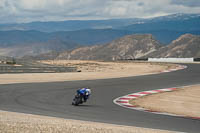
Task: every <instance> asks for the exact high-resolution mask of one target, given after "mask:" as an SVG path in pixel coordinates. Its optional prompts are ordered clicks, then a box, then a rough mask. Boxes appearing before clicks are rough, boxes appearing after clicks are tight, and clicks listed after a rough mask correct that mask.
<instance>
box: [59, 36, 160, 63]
mask: <svg viewBox="0 0 200 133" xmlns="http://www.w3.org/2000/svg"><path fill="white" fill-rule="evenodd" d="M160 47H161V45H160V43H159V42H158V41H156V40H155V39H154V38H153V36H152V35H150V34H145V35H139V34H136V35H127V36H125V37H122V38H119V39H116V40H114V41H112V42H111V43H108V44H104V45H95V46H91V47H80V48H77V49H74V50H72V51H67V52H63V53H61V54H59V56H58V57H57V58H56V59H79V60H117V59H126V58H128V59H134V58H140V57H142V56H145V55H147V54H149V53H151V52H154V51H156V50H157V49H158V48H160Z"/></svg>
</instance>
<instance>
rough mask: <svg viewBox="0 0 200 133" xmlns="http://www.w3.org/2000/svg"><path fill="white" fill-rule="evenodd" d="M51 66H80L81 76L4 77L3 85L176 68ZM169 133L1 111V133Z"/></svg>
mask: <svg viewBox="0 0 200 133" xmlns="http://www.w3.org/2000/svg"><path fill="white" fill-rule="evenodd" d="M43 62H45V63H49V64H54V65H55V64H58V65H63V66H76V67H77V68H78V69H79V70H81V72H77V73H43V74H38V73H37V74H0V84H11V83H29V82H52V81H71V80H87V79H101V78H116V77H129V76H136V75H144V74H152V73H158V72H160V71H163V70H166V69H169V68H175V67H176V65H168V64H163V63H162V64H160V63H156V64H154V63H153V64H152V63H132V62H129V63H124V62H123V63H122V62H96V61H57V62H55V61H43ZM1 132H2V133H4V132H6V133H18V132H21V133H25V132H26V133H38V132H41V133H61V132H67V133H79V132H82V133H169V132H170V131H163V130H154V129H146V128H138V127H129V126H120V125H113V124H104V123H95V122H85V121H76V120H66V119H60V118H53V117H45V116H37V115H31V114H21V113H14V112H5V111H0V133H1Z"/></svg>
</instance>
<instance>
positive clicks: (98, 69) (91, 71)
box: [0, 60, 177, 84]
mask: <svg viewBox="0 0 200 133" xmlns="http://www.w3.org/2000/svg"><path fill="white" fill-rule="evenodd" d="M41 62H42V63H46V64H53V65H60V66H72V67H74V66H75V67H77V68H78V70H79V71H81V72H71V73H42V74H41V73H32V74H30V73H24V74H0V79H1V80H0V84H12V83H33V82H56V81H74V80H94V79H106V78H119V77H130V76H137V75H144V74H145V75H147V74H153V73H159V72H161V71H163V70H167V69H170V68H175V67H176V66H177V65H175V64H166V63H148V62H147V63H135V62H97V61H77V60H75V61H66V60H58V61H41Z"/></svg>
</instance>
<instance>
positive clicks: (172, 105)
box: [131, 85, 200, 117]
mask: <svg viewBox="0 0 200 133" xmlns="http://www.w3.org/2000/svg"><path fill="white" fill-rule="evenodd" d="M148 101H151V102H148ZM131 103H132V104H134V105H138V106H140V107H144V108H147V109H150V110H153V111H160V112H167V113H172V114H177V115H184V116H190V117H200V85H196V86H190V87H185V88H179V89H178V90H177V91H174V92H164V93H160V94H153V95H149V96H145V97H143V98H139V99H136V100H132V101H131Z"/></svg>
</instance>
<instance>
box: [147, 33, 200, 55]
mask: <svg viewBox="0 0 200 133" xmlns="http://www.w3.org/2000/svg"><path fill="white" fill-rule="evenodd" d="M147 57H176V58H179V57H181V58H188V57H200V36H197V35H192V34H185V35H182V36H180V37H179V38H178V39H176V40H174V41H172V43H171V44H169V45H167V46H165V47H162V48H160V49H158V50H157V51H155V52H153V53H150V54H148V55H147Z"/></svg>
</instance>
